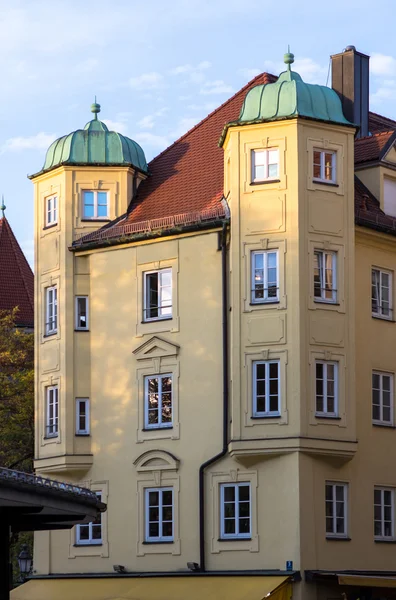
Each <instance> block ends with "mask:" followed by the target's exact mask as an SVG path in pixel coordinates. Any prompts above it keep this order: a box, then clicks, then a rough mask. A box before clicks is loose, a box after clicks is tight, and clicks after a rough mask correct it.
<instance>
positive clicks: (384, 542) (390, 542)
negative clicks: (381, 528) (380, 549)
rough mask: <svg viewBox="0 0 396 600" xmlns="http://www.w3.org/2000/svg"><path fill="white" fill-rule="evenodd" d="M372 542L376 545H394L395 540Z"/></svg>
mask: <svg viewBox="0 0 396 600" xmlns="http://www.w3.org/2000/svg"><path fill="white" fill-rule="evenodd" d="M374 542H375V543H376V544H396V540H395V539H390V540H376V539H374Z"/></svg>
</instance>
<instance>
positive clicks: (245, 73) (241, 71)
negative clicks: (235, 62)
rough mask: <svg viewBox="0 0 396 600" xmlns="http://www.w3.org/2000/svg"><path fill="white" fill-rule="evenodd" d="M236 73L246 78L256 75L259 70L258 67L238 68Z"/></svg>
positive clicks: (258, 73)
mask: <svg viewBox="0 0 396 600" xmlns="http://www.w3.org/2000/svg"><path fill="white" fill-rule="evenodd" d="M238 73H239V74H240V75H242V77H245V78H246V79H253V77H256V75H260V73H261V70H260V69H254V68H253V69H239V71H238Z"/></svg>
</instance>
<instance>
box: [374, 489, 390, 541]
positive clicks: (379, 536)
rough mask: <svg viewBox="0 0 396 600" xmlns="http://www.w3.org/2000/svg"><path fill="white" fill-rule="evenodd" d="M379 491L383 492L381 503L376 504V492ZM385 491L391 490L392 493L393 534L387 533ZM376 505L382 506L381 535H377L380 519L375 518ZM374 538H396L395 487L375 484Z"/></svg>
mask: <svg viewBox="0 0 396 600" xmlns="http://www.w3.org/2000/svg"><path fill="white" fill-rule="evenodd" d="M376 491H379V492H381V504H376V503H375V492H376ZM385 492H390V494H391V528H392V533H391V535H385V515H384V512H385V510H384V509H385V503H384V493H385ZM375 506H380V507H381V519H380V523H381V534H380V535H376V533H375V523H376V522H378V519H375ZM374 539H375V540H394V539H395V490H394V489H393V488H389V487H380V486H375V487H374Z"/></svg>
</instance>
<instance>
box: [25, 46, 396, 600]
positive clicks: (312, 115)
mask: <svg viewBox="0 0 396 600" xmlns="http://www.w3.org/2000/svg"><path fill="white" fill-rule="evenodd" d="M332 61H333V69H332V77H333V88H334V89H331V88H325V87H323V86H313V85H308V84H306V83H304V82H303V81H302V80H301V78H300V76H299V75H298V74H297V73H295V72H293V71H292V70H291V64H292V62H293V56H292V55H290V54H287V55H286V56H285V62H286V64H287V68H286V71H285V72H284V73H282V74H281V75H280V77H279V78H278V79H277V78H276V77H274V76H272V75H269V74H266V73H264V74H262V75H259V76H257V77H256V78H255V79H253V80H252V81H251V82H250V83H249V84H248V85H247V86H246V87H244V88H243V89H242V90H240V91H239V92H238V93H237V94H236V95H235V96H233V97H232V98H231V99H230V100H228V101H227V102H225V103H224V104H223V105H221V106H220V107H219V108H218V109H217V110H215V111H214V112H213V113H211V114H210V115H209V116H208V117H207V118H206V119H204V120H203V121H202V122H201V123H199V124H198V125H197V126H196V127H195V128H193V129H192V130H191V131H189V132H188V133H186V135H184V136H183V137H182V138H180V139H179V140H178V141H177V142H175V143H174V144H173V145H172V146H170V147H169V148H168V149H167V150H165V151H164V152H162V153H161V154H160V155H159V156H158V157H156V158H155V159H154V160H153V161H152V162H151V163H150V164H149V165H147V164H146V160H145V157H144V153H143V150H142V149H141V148H140V147H139V146H138V145H137V144H136V143H135V142H133V141H132V140H129V139H128V138H125V137H123V136H121V135H120V134H117V133H114V132H109V131H108V130H107V127H106V125H104V123H102V122H101V121H99V120H98V118H97V113H98V112H99V106H98V105H96V104H94V105H93V112H94V113H95V118H94V119H93V120H92V121H91V122H89V123H88V124H87V125H86V126H85V129H84V130H77V131H75V132H73V133H72V134H70V135H68V136H65V137H63V138H61V139H60V140H57V141H56V142H54V144H52V146H51V147H50V149H49V150H48V153H47V157H46V161H45V164H44V167H43V169H42V170H41V171H40V172H39V173H36V174H35V175H33V176H32V180H33V183H34V187H35V206H36V217H35V232H36V233H35V239H36V254H35V256H36V259H35V260H36V262H35V273H36V278H35V279H36V288H35V298H36V315H35V316H36V323H37V327H36V360H37V387H36V405H37V410H36V414H37V423H36V432H37V433H36V461H35V467H36V470H37V472H38V473H39V474H45V475H50V476H51V477H54V476H55V477H57V478H62V479H64V480H66V481H69V482H73V483H76V484H77V483H78V484H81V485H84V486H87V487H90V488H91V489H92V490H94V491H96V492H97V493H98V494H100V496H101V498H102V500H103V502H105V503H106V504H107V506H108V510H107V512H106V513H105V514H104V515H103V516H102V520H101V521H97V522H95V523H92V524H90V525H89V526H80V527H78V528H77V529H75V530H73V531H72V532H71V533H69V532H65V531H60V532H47V533H46V532H42V533H40V534H37V535H36V542H35V569H36V571H37V574H38V575H39V576H41V575H48V574H50V575H52V576H53V577H52V578H49V579H45V580H44V581H40V582H38V583H40V586H41V587H40V598H41V599H42V600H45V599H46V598H50V597H51V598H56V597H62V598H63V597H66V596H67V593H66V592H65V589H64V588H63V587H62V586H64V585H66V584H65V580H64V579H62V578H58V576H59V574H66V575H67V576H68V579H67V586H68V587H67V590H69V591H68V594H69V595H68V596H67V597H71V596H73V595H74V597H78V591H79V589H80V588H79V586H80V583H81V580H80V579H79V575H78V574H81V573H84V574H86V575H85V576H86V577H89V578H90V585H91V588H90V590H91V591H90V596H89V597H90V598H95V597H96V596H95V590H96V587H95V586H96V585H97V591H98V596H97V597H98V598H99V597H100V598H102V597H103V598H104V597H105V595H104V594H105V591H104V590H105V588H104V587H102V586H107V587H106V590H107V592H106V594H108V595H106V597H123V598H136V597H139V598H141V599H142V600H144V599H145V598H148V597H158V598H169V597H172V598H181V597H186V596H189V597H191V598H196V597H198V596H202V595H203V594H204V595H206V596H207V597H208V598H209V597H213V598H214V597H223V596H226V595H227V598H241V597H243V598H246V599H247V600H248V599H249V598H250V595H249V593H250V592H251V593H252V598H253V597H254V598H263V597H264V596H266V594H267V593H268V594H269V593H270V592H271V591H273V590H276V591H274V593H273V594H272V596H271V597H274V598H281V597H287V596H288V594H289V591H290V590H291V586H292V593H293V598H304V599H310V598H312V599H313V598H323V599H325V598H326V599H329V598H341V597H342V594H343V593H346V594H347V597H348V598H357V597H359V598H364V597H366V598H368V597H371V596H370V595H371V594H372V593H373V594H376V597H382V598H385V597H388V596H389V595H390V594H388V592H387V589H386V588H393V587H395V584H396V567H395V559H394V556H395V551H394V548H395V546H394V545H393V543H394V542H396V530H395V518H396V516H395V490H396V469H395V466H396V460H395V458H394V455H393V452H392V446H393V445H394V444H395V442H396V432H395V418H396V417H395V391H394V390H395V386H394V378H395V369H396V364H395V349H396V348H395V346H396V344H395V342H396V336H395V330H394V327H395V325H394V321H395V319H394V312H393V310H394V297H395V277H394V275H395V269H396V245H395V234H396V149H395V148H396V146H395V141H396V122H395V121H392V120H391V119H388V118H385V117H381V116H380V115H376V114H374V113H369V110H368V57H367V56H365V55H362V54H360V53H359V52H356V50H355V49H354V48H353V47H349V48H347V49H346V50H345V52H343V53H342V54H340V55H337V56H334V57H332ZM336 92H337V93H338V94H339V96H337V93H336ZM339 97H340V98H341V100H342V102H341V101H340V99H339ZM342 107H343V109H344V112H343V109H342ZM238 115H239V116H238ZM356 131H357V132H358V133H357V135H358V137H357V139H356V140H355V134H356ZM219 138H220V145H219V146H218V140H219ZM392 542H393V543H392ZM187 562H195V563H199V568H200V569H201V572H202V571H207V572H214V571H215V572H222V574H223V578H222V580H221V582H220V583H219V581H218V580H217V579H214V578H210V579H209V578H208V579H207V580H206V579H205V577H206V576H205V573H203V574H199V575H198V576H197V577H195V576H194V574H192V575H190V578H189V579H188V578H187V577H184V578H183V582H182V583H180V579H176V578H172V577H167V578H165V579H161V580H160V582H159V583H158V572H165V573H166V574H168V575H169V574H170V573H179V574H180V572H187V573H188V571H187ZM113 565H116V566H117V565H118V566H117V570H118V571H122V570H123V568H124V570H126V571H128V572H129V573H132V574H136V573H141V572H143V573H146V574H147V573H157V577H156V578H155V577H154V575H153V577H147V578H145V579H143V580H142V579H141V578H139V579H132V578H131V577H132V576H130V577H129V576H125V575H122V574H120V575H119V576H115V575H114V572H113ZM249 571H250V572H251V573H250V574H249V573H246V572H249ZM243 572H245V573H244V575H245V576H244V577H243V578H241V579H239V580H238V579H237V578H235V577H232V576H233V575H235V576H236V575H238V574H239V575H241V574H242V573H243ZM254 572H255V573H254ZM103 574H108V576H109V577H110V574H113V579H111V581H110V583H109V580H108V579H106V581H105V583H103V579H99V580H98V582H96V583H95V581H94V579H95V578H98V577H99V576H101V575H103ZM259 575H260V577H259ZM300 575H301V578H302V580H301V581H299V577H300ZM374 576H375V577H374ZM289 577H291V579H289ZM246 578H247V579H246ZM238 581H239V584H238ZM177 582H179V583H177ZM46 585H47V586H48V587H47V588H46ZM154 585H157V588H154V587H153V586H154ZM56 586H58V587H56ZM73 586H74V587H73ZM180 586H184V587H183V588H181V587H180ZM216 586H220V592H218V593H217V592H216ZM255 586H256V587H255ZM279 586H280V587H279ZM373 588H375V589H373ZM377 588H378V589H380V588H381V589H382V591H381V592H379V591H378V590H377ZM30 589H31V588H30ZM46 589H47V592H46ZM181 589H182V591H180V590H181ZM153 590H154V591H153ZM155 590H157V592H155ZM217 590H219V587H217ZM253 592H254V593H253ZM100 593H102V595H100ZM65 594H66V595H65ZM150 594H152V595H150ZM37 597H38V596H37Z"/></svg>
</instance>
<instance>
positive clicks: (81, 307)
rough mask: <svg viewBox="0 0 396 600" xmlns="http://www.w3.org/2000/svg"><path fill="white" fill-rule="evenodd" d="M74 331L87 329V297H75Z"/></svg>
mask: <svg viewBox="0 0 396 600" xmlns="http://www.w3.org/2000/svg"><path fill="white" fill-rule="evenodd" d="M76 329H79V330H84V329H88V296H76Z"/></svg>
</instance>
